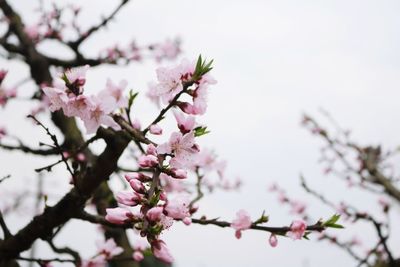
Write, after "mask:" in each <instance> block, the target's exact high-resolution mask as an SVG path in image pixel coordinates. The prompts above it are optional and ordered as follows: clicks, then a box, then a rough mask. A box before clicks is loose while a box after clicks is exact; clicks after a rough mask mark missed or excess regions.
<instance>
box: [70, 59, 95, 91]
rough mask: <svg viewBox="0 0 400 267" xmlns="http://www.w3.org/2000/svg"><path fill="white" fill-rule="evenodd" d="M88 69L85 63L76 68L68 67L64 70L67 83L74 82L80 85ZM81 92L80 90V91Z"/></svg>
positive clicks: (83, 81)
mask: <svg viewBox="0 0 400 267" xmlns="http://www.w3.org/2000/svg"><path fill="white" fill-rule="evenodd" d="M88 69H89V65H85V66H82V67H78V68H73V69H68V70H67V71H66V72H65V77H66V78H67V80H68V83H69V84H71V85H72V84H74V85H77V86H79V87H82V86H83V85H84V84H85V82H86V72H87V70H88ZM81 93H82V92H81Z"/></svg>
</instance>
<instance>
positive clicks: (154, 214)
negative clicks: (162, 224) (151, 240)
mask: <svg viewBox="0 0 400 267" xmlns="http://www.w3.org/2000/svg"><path fill="white" fill-rule="evenodd" d="M163 211H164V208H163V207H154V208H151V209H149V210H148V211H147V213H146V217H147V219H148V220H149V221H152V222H158V221H160V220H161V216H162V215H163Z"/></svg>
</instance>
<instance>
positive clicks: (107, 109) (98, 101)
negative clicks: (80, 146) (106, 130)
mask: <svg viewBox="0 0 400 267" xmlns="http://www.w3.org/2000/svg"><path fill="white" fill-rule="evenodd" d="M91 101H92V103H93V106H92V107H91V108H90V109H89V110H87V112H88V115H87V116H85V117H81V119H82V120H83V122H84V123H85V127H86V130H87V133H88V134H90V133H94V132H96V131H97V129H98V128H99V127H100V125H106V126H109V127H112V128H113V129H114V130H119V129H121V128H120V126H119V125H118V124H117V123H116V122H115V121H114V120H113V119H112V118H111V116H110V113H111V112H112V111H114V110H115V109H116V108H117V106H116V105H115V101H110V99H102V98H99V97H96V96H92V97H91Z"/></svg>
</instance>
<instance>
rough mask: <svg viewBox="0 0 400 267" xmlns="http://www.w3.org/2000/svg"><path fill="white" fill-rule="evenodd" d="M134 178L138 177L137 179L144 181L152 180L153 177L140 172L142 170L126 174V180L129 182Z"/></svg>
mask: <svg viewBox="0 0 400 267" xmlns="http://www.w3.org/2000/svg"><path fill="white" fill-rule="evenodd" d="M132 179H137V180H139V181H141V182H142V183H145V182H148V181H151V177H149V176H147V175H145V174H143V173H140V172H138V173H137V172H134V173H127V174H125V180H126V181H127V182H130V181H131V180H132Z"/></svg>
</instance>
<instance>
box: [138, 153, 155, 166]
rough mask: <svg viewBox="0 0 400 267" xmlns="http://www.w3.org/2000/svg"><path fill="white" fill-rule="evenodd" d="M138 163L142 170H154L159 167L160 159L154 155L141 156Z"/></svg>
mask: <svg viewBox="0 0 400 267" xmlns="http://www.w3.org/2000/svg"><path fill="white" fill-rule="evenodd" d="M138 163H139V166H140V167H142V168H152V167H156V166H157V165H158V159H157V157H156V156H154V155H146V156H141V157H140V158H139V162H138Z"/></svg>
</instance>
